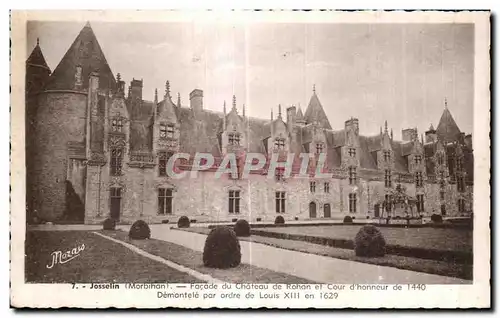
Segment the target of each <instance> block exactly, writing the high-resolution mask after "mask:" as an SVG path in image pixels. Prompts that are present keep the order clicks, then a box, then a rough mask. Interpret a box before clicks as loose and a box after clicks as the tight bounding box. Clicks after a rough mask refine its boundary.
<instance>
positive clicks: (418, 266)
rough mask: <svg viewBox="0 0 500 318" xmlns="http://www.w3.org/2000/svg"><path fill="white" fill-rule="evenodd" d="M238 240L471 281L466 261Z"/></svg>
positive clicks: (252, 238) (202, 230) (259, 239)
mask: <svg viewBox="0 0 500 318" xmlns="http://www.w3.org/2000/svg"><path fill="white" fill-rule="evenodd" d="M338 227H340V226H338ZM342 227H343V226H342ZM275 229H280V230H282V229H284V228H275ZM182 230H184V231H190V232H195V233H200V234H208V233H210V229H208V228H201V227H197V228H196V227H192V228H187V229H182ZM259 230H261V229H259ZM239 239H240V240H242V241H250V242H255V243H261V244H266V245H270V246H274V247H278V248H283V249H287V250H293V251H299V252H304V253H310V254H316V255H323V256H328V257H334V258H339V259H345V260H351V261H356V262H361V263H368V264H374V265H380V266H389V267H396V268H400V269H407V270H412V271H416V272H423V273H428V274H436V275H442V276H450V277H458V278H463V279H469V280H472V266H471V265H466V264H454V263H448V262H443V261H435V260H428V259H420V258H414V257H405V256H397V255H388V254H387V255H385V256H384V257H375V258H367V257H359V256H356V254H355V253H354V251H353V250H349V249H343V248H335V247H330V246H324V245H319V244H314V243H309V242H303V241H295V240H284V239H278V238H272V237H264V236H258V235H252V236H250V237H240V238H239Z"/></svg>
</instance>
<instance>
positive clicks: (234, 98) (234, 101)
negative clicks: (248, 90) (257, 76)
mask: <svg viewBox="0 0 500 318" xmlns="http://www.w3.org/2000/svg"><path fill="white" fill-rule="evenodd" d="M233 109H236V95H233Z"/></svg>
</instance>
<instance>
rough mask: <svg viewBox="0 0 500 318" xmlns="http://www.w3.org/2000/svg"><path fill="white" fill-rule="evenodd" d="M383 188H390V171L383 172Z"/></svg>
mask: <svg viewBox="0 0 500 318" xmlns="http://www.w3.org/2000/svg"><path fill="white" fill-rule="evenodd" d="M384 181H385V187H386V188H390V187H392V180H391V170H385V178H384Z"/></svg>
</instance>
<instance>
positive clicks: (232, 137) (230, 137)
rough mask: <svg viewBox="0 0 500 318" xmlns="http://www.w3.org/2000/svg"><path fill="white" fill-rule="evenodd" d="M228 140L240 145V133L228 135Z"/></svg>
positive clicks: (231, 143)
mask: <svg viewBox="0 0 500 318" xmlns="http://www.w3.org/2000/svg"><path fill="white" fill-rule="evenodd" d="M228 142H229V144H230V145H234V146H239V145H240V134H238V133H230V134H229V135H228Z"/></svg>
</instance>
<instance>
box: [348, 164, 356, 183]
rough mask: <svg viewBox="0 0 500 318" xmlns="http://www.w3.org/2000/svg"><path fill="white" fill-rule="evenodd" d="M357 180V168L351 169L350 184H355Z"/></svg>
mask: <svg viewBox="0 0 500 318" xmlns="http://www.w3.org/2000/svg"><path fill="white" fill-rule="evenodd" d="M356 178H357V176H356V167H349V184H355V183H356Z"/></svg>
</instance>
